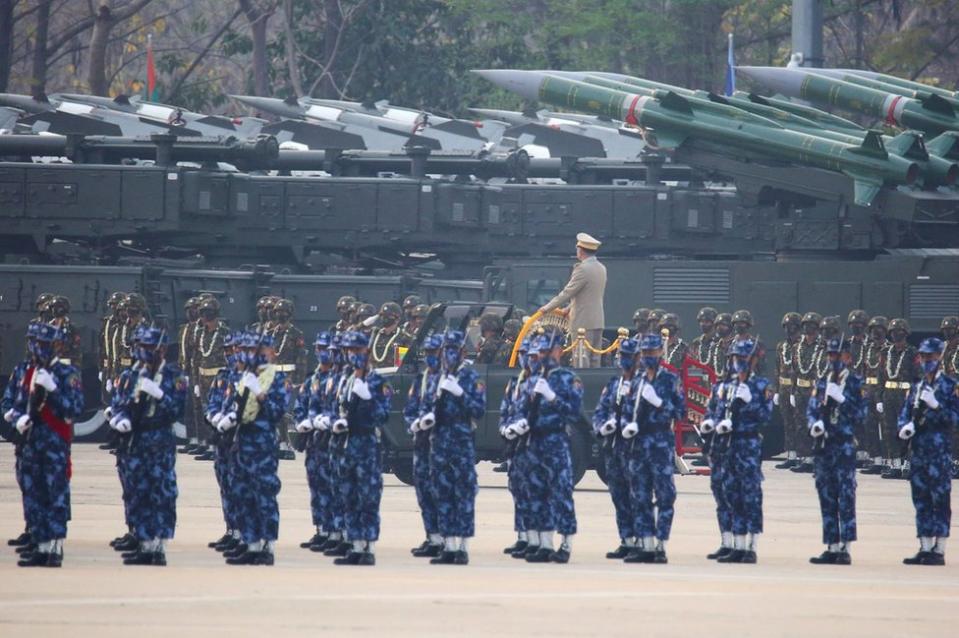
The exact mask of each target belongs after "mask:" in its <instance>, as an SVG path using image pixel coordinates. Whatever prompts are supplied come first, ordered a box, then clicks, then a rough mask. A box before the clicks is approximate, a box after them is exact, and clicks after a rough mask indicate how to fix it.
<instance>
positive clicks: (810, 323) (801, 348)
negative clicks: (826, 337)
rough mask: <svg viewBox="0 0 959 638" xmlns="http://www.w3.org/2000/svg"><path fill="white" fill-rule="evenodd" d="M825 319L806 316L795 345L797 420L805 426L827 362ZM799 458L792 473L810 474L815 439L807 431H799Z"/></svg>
mask: <svg viewBox="0 0 959 638" xmlns="http://www.w3.org/2000/svg"><path fill="white" fill-rule="evenodd" d="M821 325H822V315H820V314H819V313H818V312H807V313H806V314H804V315H803V318H802V337H801V338H800V339H799V341H798V342H796V349H795V355H794V359H793V360H794V362H795V366H796V368H795V369H796V418H797V419H798V420H799V421H800V422H803V420H804V419H805V414H806V408H807V406H808V405H809V400H810V399H812V395H813V392H814V391H815V389H816V380H817V379H818V378H819V377H820V374H819V367H820V365H821V361H820V360H821V359H826V358H827V357H826V356H825V354H824V350H825V348H824V343H823V341H822V339H821V338H820V333H819V330H820V326H821ZM796 455H797V456H798V457H799V461H798V462H797V463H794V464H793V467H792V468H791V469H792V471H793V472H802V473H811V472H812V471H813V461H812V437H811V436H809V433H808V430H800V431H799V435H798V436H797V438H796Z"/></svg>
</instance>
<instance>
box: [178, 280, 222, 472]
mask: <svg viewBox="0 0 959 638" xmlns="http://www.w3.org/2000/svg"><path fill="white" fill-rule="evenodd" d="M197 312H198V313H199V315H200V316H199V318H198V319H197V321H196V323H195V324H194V328H193V337H192V342H193V343H192V348H193V353H192V356H191V357H190V363H191V365H192V367H191V368H190V372H189V375H190V382H191V384H192V394H193V422H194V424H195V426H194V434H195V436H196V438H197V439H198V443H197V444H196V445H195V446H194V447H193V449H192V450H189V449H188V452H189V453H192V454H196V459H197V460H198V461H213V460H215V454H214V451H213V449H212V448H211V447H210V445H209V443H210V435H211V434H212V433H213V431H212V429H211V428H210V425H209V424H208V423H207V422H206V407H207V406H206V397H208V396H209V394H210V387H211V386H212V385H213V381H214V380H215V379H216V375H217V373H218V372H219V371H220V370H221V369H222V368H223V367H224V366H225V365H226V358H225V356H224V354H223V342H224V340H225V339H226V337H227V335H229V334H230V328H229V326H227V325H226V323H225V322H223V321H221V320H220V302H219V301H218V300H217V298H216V297H213V296H212V295H211V296H208V297H203V298H201V299H200V304H199V306H198V307H197Z"/></svg>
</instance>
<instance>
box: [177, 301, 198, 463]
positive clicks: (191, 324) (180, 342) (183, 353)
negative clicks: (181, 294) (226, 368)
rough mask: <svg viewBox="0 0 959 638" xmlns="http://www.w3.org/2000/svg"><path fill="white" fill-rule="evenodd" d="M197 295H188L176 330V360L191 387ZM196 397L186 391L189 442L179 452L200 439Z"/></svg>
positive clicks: (186, 418) (193, 375) (194, 376)
mask: <svg viewBox="0 0 959 638" xmlns="http://www.w3.org/2000/svg"><path fill="white" fill-rule="evenodd" d="M199 306H200V298H199V297H190V298H189V299H187V301H186V303H185V304H184V305H183V311H184V314H185V315H186V321H185V322H183V323H182V324H181V325H180V328H179V329H178V330H177V335H176V343H177V362H178V363H179V364H180V370H182V371H183V373H184V374H185V375H187V377H188V379H189V383H190V387H191V389H192V387H193V385H194V384H195V383H196V375H195V374H194V370H193V354H194V351H195V349H196V344H195V335H196V329H197V318H198V317H199V311H198V309H199ZM195 403H196V397H195V396H194V393H193V392H192V391H191V392H187V398H186V407H185V408H184V410H183V425H184V426H185V427H186V436H187V439H188V440H189V444H188V445H187V446H184V447H182V448H180V452H191V451H192V450H191V449H190V448H191V446H195V445H196V444H197V443H199V441H200V434H199V425H198V424H197V422H196V418H195V417H196V406H195Z"/></svg>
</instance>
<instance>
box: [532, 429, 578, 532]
mask: <svg viewBox="0 0 959 638" xmlns="http://www.w3.org/2000/svg"><path fill="white" fill-rule="evenodd" d="M529 437H530V438H529V451H528V453H529V462H530V463H529V466H528V467H529V474H528V479H529V480H528V481H527V482H526V488H527V494H528V498H529V501H528V502H529V510H530V520H529V527H530V529H531V530H533V531H538V532H549V531H554V530H555V531H558V532H559V533H560V534H563V535H564V536H569V535H571V534H575V533H576V507H575V505H574V503H573V459H572V456H571V455H570V450H569V436H568V435H567V434H566V432H565V431H561V432H540V433H535V432H531V433H530V435H529Z"/></svg>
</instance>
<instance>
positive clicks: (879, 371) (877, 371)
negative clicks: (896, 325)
mask: <svg viewBox="0 0 959 638" xmlns="http://www.w3.org/2000/svg"><path fill="white" fill-rule="evenodd" d="M888 323H889V322H888V320H887V319H886V318H885V317H883V316H882V315H876V316H875V317H873V318H872V319H870V320H869V324H868V325H867V326H866V330H867V331H868V335H869V336H868V337H867V338H866V343H865V344H864V346H863V355H862V376H863V378H864V379H865V383H864V384H863V386H862V392H863V397H864V398H865V400H866V405H867V407H868V410H869V411H868V413H867V414H866V427H865V435H864V440H863V445H864V446H865V448H866V452H867V453H868V454H869V457H870V458H871V462H870V464H869V465H868V466H866V467H865V468H863V470H862V473H863V474H882V472H883V470H884V469H885V467H886V466H885V464H884V463H883V458H884V455H885V446H884V445H883V425H882V415H881V414H879V412H878V411H877V410H876V406H877V405H879V404H880V403H882V391H883V388H884V386H885V383H886V380H885V378H884V375H885V374H886V372H885V367H886V347H887V346H888V345H889V344H888V342H887V341H886V327H887V324H888ZM887 460H888V459H887Z"/></svg>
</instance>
